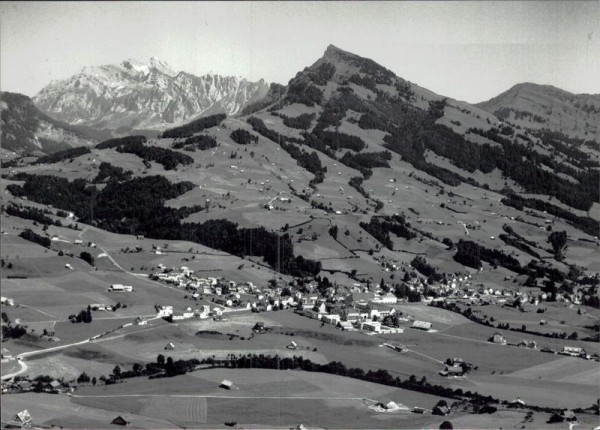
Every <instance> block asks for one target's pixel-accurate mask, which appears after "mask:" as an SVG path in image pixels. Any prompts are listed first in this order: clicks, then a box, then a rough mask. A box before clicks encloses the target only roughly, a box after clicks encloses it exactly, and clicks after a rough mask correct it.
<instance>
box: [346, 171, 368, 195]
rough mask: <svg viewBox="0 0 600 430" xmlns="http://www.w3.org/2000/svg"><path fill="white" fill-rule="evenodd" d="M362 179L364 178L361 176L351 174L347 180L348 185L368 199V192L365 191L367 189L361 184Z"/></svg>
mask: <svg viewBox="0 0 600 430" xmlns="http://www.w3.org/2000/svg"><path fill="white" fill-rule="evenodd" d="M363 181H364V179H363V178H362V177H361V176H353V177H351V178H350V180H349V181H348V185H350V186H351V187H352V188H354V189H355V190H356V191H358V192H359V193H360V194H361V195H362V196H363V197H365V198H367V199H368V198H370V196H369V193H367V191H366V190H365V189H364V188H363V186H362V184H363Z"/></svg>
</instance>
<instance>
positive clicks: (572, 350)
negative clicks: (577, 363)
mask: <svg viewBox="0 0 600 430" xmlns="http://www.w3.org/2000/svg"><path fill="white" fill-rule="evenodd" d="M562 353H563V354H564V355H571V356H573V357H579V356H580V355H584V354H585V349H583V348H579V347H576V346H565V347H563V350H562Z"/></svg>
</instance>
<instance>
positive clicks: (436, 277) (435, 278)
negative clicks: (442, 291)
mask: <svg viewBox="0 0 600 430" xmlns="http://www.w3.org/2000/svg"><path fill="white" fill-rule="evenodd" d="M410 265H411V266H412V267H414V268H415V269H416V270H417V271H418V272H419V273H420V274H421V275H423V276H426V277H427V279H428V280H429V281H431V282H440V281H441V280H442V279H444V275H442V274H441V273H438V271H437V270H436V268H435V267H433V266H432V265H431V264H429V263H428V262H427V260H425V257H423V256H422V255H417V256H416V257H415V258H414V259H413V261H411V262H410Z"/></svg>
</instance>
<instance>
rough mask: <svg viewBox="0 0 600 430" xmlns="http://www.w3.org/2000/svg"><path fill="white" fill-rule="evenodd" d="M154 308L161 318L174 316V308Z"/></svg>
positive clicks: (157, 306) (158, 306)
mask: <svg viewBox="0 0 600 430" xmlns="http://www.w3.org/2000/svg"><path fill="white" fill-rule="evenodd" d="M154 308H155V309H156V315H157V316H158V317H160V318H163V317H169V316H171V315H173V306H162V305H156V306H154Z"/></svg>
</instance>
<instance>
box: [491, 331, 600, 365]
mask: <svg viewBox="0 0 600 430" xmlns="http://www.w3.org/2000/svg"><path fill="white" fill-rule="evenodd" d="M488 341H489V342H492V343H496V344H498V345H507V344H508V342H507V340H506V338H505V337H504V336H503V335H502V333H498V332H497V333H494V335H493V336H492V337H490V338H489V339H488ZM512 345H513V346H517V347H521V348H527V349H534V350H537V348H538V344H537V342H536V341H535V340H528V339H523V340H521V341H520V342H519V343H517V344H516V345H515V344H512ZM540 351H541V352H548V353H551V354H561V355H568V356H570V357H578V358H583V359H585V360H595V361H600V356H599V355H598V354H597V353H594V354H589V353H587V352H586V350H585V349H584V348H581V347H578V346H564V347H563V349H562V351H555V350H553V349H551V348H548V347H544V348H542V349H541V350H540Z"/></svg>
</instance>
